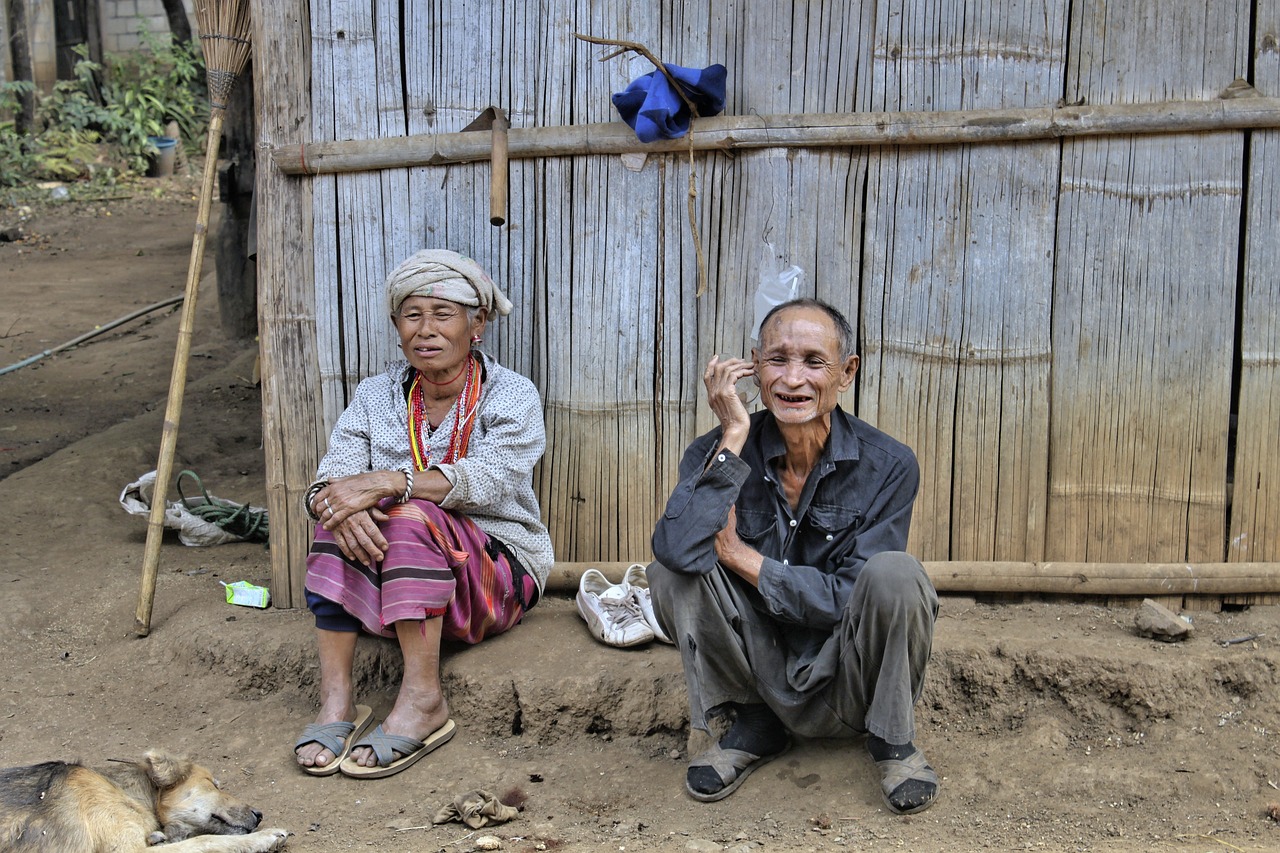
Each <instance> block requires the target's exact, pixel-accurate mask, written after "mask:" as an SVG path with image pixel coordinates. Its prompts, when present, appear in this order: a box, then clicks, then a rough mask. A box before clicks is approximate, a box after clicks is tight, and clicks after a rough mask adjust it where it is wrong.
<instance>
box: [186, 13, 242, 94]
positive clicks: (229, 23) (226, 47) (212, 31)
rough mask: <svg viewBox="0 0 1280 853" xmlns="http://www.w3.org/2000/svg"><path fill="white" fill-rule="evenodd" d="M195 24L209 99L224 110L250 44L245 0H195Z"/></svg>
mask: <svg viewBox="0 0 1280 853" xmlns="http://www.w3.org/2000/svg"><path fill="white" fill-rule="evenodd" d="M196 27H197V29H199V31H200V48H201V50H202V51H203V52H204V66H205V76H206V77H207V78H208V81H209V102H210V103H211V104H212V105H213V108H214V109H215V110H225V109H226V108H227V99H228V98H229V97H230V96H231V90H232V89H233V88H235V85H236V77H238V76H239V74H240V72H241V71H243V70H244V66H245V63H246V62H248V61H249V51H250V48H251V47H252V42H251V40H250V35H251V33H252V29H251V28H252V21H251V20H250V18H249V2H248V0H197V2H196Z"/></svg>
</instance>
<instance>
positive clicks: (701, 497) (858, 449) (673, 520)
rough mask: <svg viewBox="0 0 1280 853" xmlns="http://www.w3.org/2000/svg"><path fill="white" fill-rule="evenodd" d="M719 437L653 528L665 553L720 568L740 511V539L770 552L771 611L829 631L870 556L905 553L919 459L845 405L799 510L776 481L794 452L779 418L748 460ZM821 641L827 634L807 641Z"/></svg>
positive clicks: (700, 451)
mask: <svg viewBox="0 0 1280 853" xmlns="http://www.w3.org/2000/svg"><path fill="white" fill-rule="evenodd" d="M720 435H721V431H720V428H719V427H717V428H716V429H714V430H712V431H711V432H709V433H706V434H705V435H702V436H700V437H699V438H697V439H695V440H694V442H693V443H692V444H691V445H689V448H688V450H686V451H685V454H684V458H683V459H682V460H681V463H680V483H679V484H678V485H677V486H676V488H675V491H673V492H672V493H671V498H670V499H669V500H668V501H667V508H666V512H665V513H664V514H663V516H662V518H660V519H659V520H658V524H657V527H656V528H655V529H654V532H653V543H652V544H653V554H654V556H655V557H656V558H657V559H658V561H659V562H660V563H662V564H663V565H665V566H666V567H667V568H669V569H671V570H672V571H677V572H685V573H688V574H706V573H708V572H710V571H711V570H712V568H714V566H715V564H716V553H715V537H716V533H718V532H719V531H720V530H721V529H723V528H724V526H725V524H726V523H727V522H728V518H729V506H730V505H731V504H734V505H736V507H737V515H738V535H739V536H740V537H741V538H742V540H743V541H744V542H745V543H746V544H747V545H749V546H751V547H752V548H754V549H755V550H756V551H758V552H759V553H760V554H762V555H763V556H764V565H763V566H762V567H761V570H760V582H759V592H760V595H761V597H762V599H763V601H764V607H765V609H766V611H767V612H768V613H769V615H771V616H772V617H773V618H775V619H777V620H778V621H779V622H782V623H788V624H792V625H797V626H804V627H805V628H808V629H810V630H811V631H814V632H815V633H816V634H818V635H823V634H825V635H829V634H830V633H831V632H832V630H833V629H834V628H835V626H836V625H837V624H838V623H839V622H840V618H841V614H842V612H843V610H844V606H845V602H847V601H848V600H849V596H850V594H851V593H852V591H853V582H854V580H855V579H856V578H857V577H858V573H859V572H860V571H861V570H862V566H863V564H864V563H865V562H866V561H867V558H868V557H870V556H872V555H873V554H877V553H879V552H881V551H903V550H905V549H906V545H907V533H908V530H909V528H910V525H911V506H912V503H913V502H914V500H915V497H916V491H917V489H918V488H919V484H920V469H919V466H918V465H917V463H916V458H915V454H914V453H912V452H911V449H910V448H909V447H907V446H906V445H905V444H902V443H901V442H899V441H896V440H894V439H893V438H890V437H889V436H888V435H885V434H884V433H883V432H881V431H880V430H878V429H876V428H875V427H872V426H871V425H869V424H867V423H865V422H863V421H861V420H859V419H858V418H856V417H854V416H852V415H849V414H847V413H845V412H844V411H843V410H842V409H840V408H838V407H837V408H836V409H835V410H834V411H832V413H831V435H830V436H829V437H828V439H827V444H826V446H825V447H824V448H823V450H822V456H821V458H820V459H819V461H818V464H817V465H816V466H815V467H814V470H813V471H812V473H810V475H809V479H808V481H806V483H805V485H804V490H803V491H802V493H801V495H800V501H799V504H798V505H797V507H796V510H795V512H794V513H793V512H792V511H791V507H790V505H789V504H788V502H787V498H786V495H785V494H784V493H783V491H782V486H781V484H780V483H779V481H778V477H777V476H776V474H775V469H774V465H775V462H776V461H777V460H779V459H780V458H781V457H782V456H783V455H784V454H785V452H786V446H785V444H784V443H783V440H782V435H781V433H779V431H778V427H777V424H776V422H775V421H774V419H773V416H772V415H771V414H770V413H768V412H765V411H762V412H756V413H755V414H753V415H752V416H751V427H750V431H749V433H748V435H747V441H746V444H745V445H744V446H743V449H742V456H741V457H738V456H737V455H735V454H733V453H731V452H729V451H721V452H719V453H716V448H717V447H719V446H720ZM713 455H714V458H713ZM801 633H807V632H801ZM795 639H797V640H799V639H800V638H799V637H796V638H795ZM812 641H818V642H820V639H819V636H813V637H812V638H811V642H805V641H803V640H801V641H800V642H799V644H798V645H799V646H800V647H808V646H810V645H811V644H812ZM810 651H812V650H810ZM802 655H803V656H807V655H804V654H803V652H802Z"/></svg>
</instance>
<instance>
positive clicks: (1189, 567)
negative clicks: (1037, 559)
mask: <svg viewBox="0 0 1280 853" xmlns="http://www.w3.org/2000/svg"><path fill="white" fill-rule="evenodd" d="M629 565H630V563H556V564H555V566H554V567H552V569H551V573H550V575H548V576H547V583H546V588H547V591H548V592H574V591H576V590H577V588H578V581H579V580H580V579H581V578H582V573H583V572H584V571H586V570H587V569H588V568H597V569H599V570H600V571H601V572H603V573H604V576H605V577H607V578H608V579H609V580H610V581H611V582H613V583H618V582H619V581H621V580H622V575H623V573H624V572H626V570H627V566H629ZM924 567H925V571H926V572H928V574H929V578H930V579H931V580H932V581H933V585H934V587H935V588H936V589H937V590H938V591H939V592H969V593H972V592H1030V593H1060V594H1071V595H1143V596H1151V595H1235V594H1245V593H1273V592H1280V563H1197V564H1192V563H1053V562H1051V563H985V562H977V561H972V562H971V561H954V562H926V563H925V564H924Z"/></svg>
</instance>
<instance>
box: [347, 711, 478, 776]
mask: <svg viewBox="0 0 1280 853" xmlns="http://www.w3.org/2000/svg"><path fill="white" fill-rule="evenodd" d="M457 729H458V727H457V725H455V724H454V722H453V720H445V723H444V725H443V726H441V727H440V728H438V729H436V730H435V731H434V732H432V733H431V734H430V735H428V736H427V739H426V740H414V739H413V738H411V737H404V736H402V735H391V734H387V733H386V732H385V731H383V729H382V726H381V724H379V725H378V727H377V728H376V729H374V730H373V732H372V733H370V734H368V735H366V736H365V737H363V738H361V739H360V740H358V741H356V742H355V743H353V744H352V745H351V748H352V749H354V748H356V747H357V746H367V747H369V748H370V749H372V750H373V754H374V755H376V756H377V757H378V763H377V765H375V766H373V767H365V766H363V765H361V764H357V763H356V762H355V761H353V760H352V759H351V758H350V757H349V756H348V757H347V758H346V759H345V760H343V762H342V764H341V765H339V766H340V767H341V769H342V775H343V776H350V777H352V778H353V779H383V778H386V777H387V776H394V775H396V774H397V773H399V772H400V771H401V770H403V769H405V768H406V767H408V766H409V765H410V764H413V763H414V762H415V761H417V760H418V759H419V758H421V757H422V756H424V755H426V754H427V753H428V752H432V751H434V750H435V749H437V748H439V747H441V746H444V745H445V744H446V743H448V742H449V739H450V738H452V737H453V733H454V732H455V731H457ZM396 753H399V754H400V758H396Z"/></svg>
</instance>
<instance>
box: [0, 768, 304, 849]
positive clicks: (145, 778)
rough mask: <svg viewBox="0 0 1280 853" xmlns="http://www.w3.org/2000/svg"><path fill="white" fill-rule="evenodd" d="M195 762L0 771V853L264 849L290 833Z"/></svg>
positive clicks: (279, 844)
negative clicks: (262, 825)
mask: <svg viewBox="0 0 1280 853" xmlns="http://www.w3.org/2000/svg"><path fill="white" fill-rule="evenodd" d="M261 820H262V812H260V811H258V810H257V809H255V808H252V807H250V806H249V805H248V804H246V803H242V802H241V801H239V800H237V799H236V798H234V797H232V796H230V795H228V794H225V793H223V792H222V790H221V789H220V788H219V787H218V783H217V782H216V781H215V780H214V778H213V775H212V774H211V773H210V772H209V771H208V770H206V769H205V768H203V767H201V766H200V765H198V764H193V763H191V762H190V761H187V760H186V759H184V758H178V757H175V756H172V755H168V754H165V753H163V752H159V751H156V750H150V751H148V752H147V753H146V754H145V755H144V756H143V757H142V758H140V759H138V760H137V761H119V762H116V763H114V764H113V765H112V766H111V767H108V768H106V769H103V770H91V769H89V768H88V767H85V766H83V765H80V764H68V763H66V762H63V761H49V762H46V763H44V764H33V765H31V766H29V767H12V768H9V769H8V770H0V853H9V851H14V853H18V851H23V853H26V851H31V853H109V851H111V853H142V851H145V850H147V848H148V847H151V846H152V845H155V844H164V845H165V846H164V848H163V849H164V851H165V853H266V851H269V850H279V849H280V848H282V847H283V846H284V844H285V840H286V839H287V838H288V835H289V833H288V832H286V831H285V830H283V829H267V830H261V831H255V830H257V829H258V823H259V822H260V821H261Z"/></svg>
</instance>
